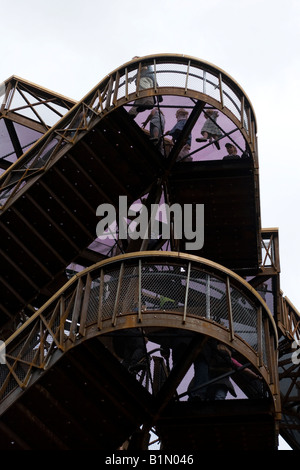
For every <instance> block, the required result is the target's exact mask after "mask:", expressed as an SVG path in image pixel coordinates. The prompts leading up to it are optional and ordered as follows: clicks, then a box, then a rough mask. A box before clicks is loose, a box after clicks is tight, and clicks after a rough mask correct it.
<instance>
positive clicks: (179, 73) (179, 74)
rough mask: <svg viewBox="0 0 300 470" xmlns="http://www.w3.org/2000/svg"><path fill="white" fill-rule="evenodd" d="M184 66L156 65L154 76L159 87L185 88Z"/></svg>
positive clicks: (185, 69) (185, 68) (185, 71)
mask: <svg viewBox="0 0 300 470" xmlns="http://www.w3.org/2000/svg"><path fill="white" fill-rule="evenodd" d="M186 73H187V66H186V64H157V65H156V76H157V82H158V85H159V86H160V87H164V86H174V87H180V88H185V83H186Z"/></svg>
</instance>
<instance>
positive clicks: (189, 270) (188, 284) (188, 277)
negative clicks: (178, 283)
mask: <svg viewBox="0 0 300 470" xmlns="http://www.w3.org/2000/svg"><path fill="white" fill-rule="evenodd" d="M190 276H191V262H189V264H188V272H187V278H186V286H185V298H184V310H183V319H182V323H185V321H186V312H187V303H188V295H189V286H190Z"/></svg>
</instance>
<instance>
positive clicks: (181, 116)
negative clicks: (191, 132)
mask: <svg viewBox="0 0 300 470" xmlns="http://www.w3.org/2000/svg"><path fill="white" fill-rule="evenodd" d="M188 115H189V113H188V112H187V111H186V110H185V109H184V108H181V109H177V111H176V119H177V121H180V120H181V119H187V117H188Z"/></svg>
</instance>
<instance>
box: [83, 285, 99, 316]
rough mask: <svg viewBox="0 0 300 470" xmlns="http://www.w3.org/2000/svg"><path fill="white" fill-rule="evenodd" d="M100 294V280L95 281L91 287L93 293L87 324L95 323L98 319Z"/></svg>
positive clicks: (91, 294) (91, 293)
mask: <svg viewBox="0 0 300 470" xmlns="http://www.w3.org/2000/svg"><path fill="white" fill-rule="evenodd" d="M99 294H100V280H99V279H97V280H94V281H93V282H92V286H91V292H90V296H89V305H88V311H87V316H86V322H87V324H90V323H94V322H96V321H97V318H98V308H99Z"/></svg>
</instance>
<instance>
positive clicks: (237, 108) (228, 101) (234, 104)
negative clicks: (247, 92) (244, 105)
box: [222, 82, 241, 120]
mask: <svg viewBox="0 0 300 470" xmlns="http://www.w3.org/2000/svg"><path fill="white" fill-rule="evenodd" d="M222 90H223V103H224V106H226V107H227V108H228V109H229V110H230V111H231V112H232V113H233V114H234V115H235V116H236V117H237V118H238V119H239V120H240V119H241V101H240V99H239V98H238V97H237V95H236V94H235V93H234V91H233V90H232V89H231V88H229V86H228V85H226V83H224V82H222Z"/></svg>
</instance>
